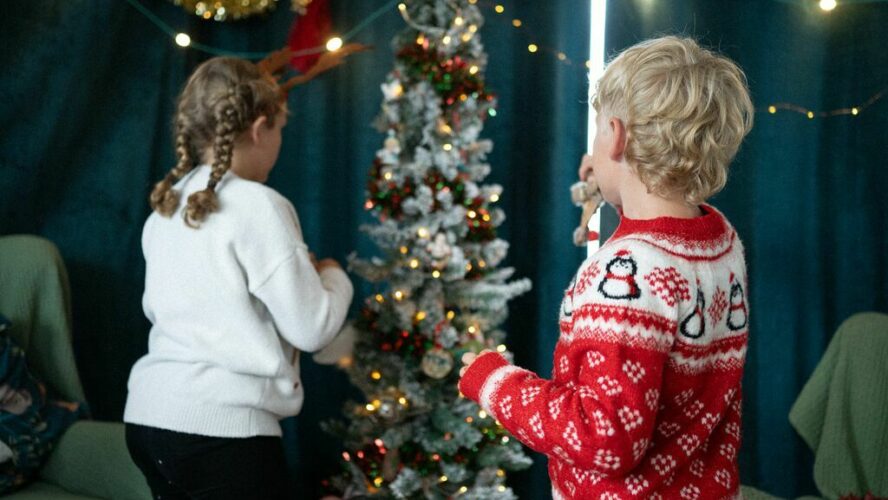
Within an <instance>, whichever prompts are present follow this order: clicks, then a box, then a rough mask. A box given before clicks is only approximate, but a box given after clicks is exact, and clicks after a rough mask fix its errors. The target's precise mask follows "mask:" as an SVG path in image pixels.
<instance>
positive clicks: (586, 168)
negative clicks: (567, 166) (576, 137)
mask: <svg viewBox="0 0 888 500" xmlns="http://www.w3.org/2000/svg"><path fill="white" fill-rule="evenodd" d="M577 175H578V176H579V177H580V180H581V181H583V182H586V181H587V180H588V177H589V176H590V175H592V155H583V158H582V159H581V160H580V168H579V170H577Z"/></svg>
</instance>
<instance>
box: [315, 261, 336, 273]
mask: <svg viewBox="0 0 888 500" xmlns="http://www.w3.org/2000/svg"><path fill="white" fill-rule="evenodd" d="M328 267H335V268H337V269H342V266H340V265H339V262H336V261H335V260H333V259H322V260H320V261H319V262H318V263H317V264H315V270H317V272H318V273H320V272H321V271H323V270H324V269H327V268H328Z"/></svg>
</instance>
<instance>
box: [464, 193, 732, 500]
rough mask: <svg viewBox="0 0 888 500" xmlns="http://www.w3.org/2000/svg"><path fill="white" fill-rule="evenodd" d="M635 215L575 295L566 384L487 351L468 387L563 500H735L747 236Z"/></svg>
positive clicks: (560, 362) (566, 333)
mask: <svg viewBox="0 0 888 500" xmlns="http://www.w3.org/2000/svg"><path fill="white" fill-rule="evenodd" d="M702 209H703V211H704V215H702V216H700V217H697V218H694V219H675V218H659V219H653V220H644V221H642V220H630V219H627V218H625V217H624V218H623V219H622V220H621V222H620V226H619V227H618V228H617V231H616V232H615V233H614V235H613V236H612V237H611V239H610V240H608V242H607V243H606V244H605V245H604V246H602V248H601V249H600V250H599V251H598V252H596V253H595V255H593V256H592V257H590V258H589V259H587V260H586V261H585V262H584V263H583V264H582V265H581V266H580V269H579V271H578V273H577V275H576V277H575V278H574V280H573V282H572V283H571V285H570V286H569V287H568V289H567V290H566V291H565V296H564V300H563V302H562V307H561V313H560V318H559V325H560V333H561V335H560V338H559V341H558V344H557V345H556V348H555V355H554V363H553V376H552V379H551V380H545V379H542V378H540V377H539V376H537V375H536V374H534V373H532V372H530V371H527V370H523V369H520V368H518V367H516V366H513V365H510V364H509V363H508V362H507V361H506V360H505V359H504V358H503V357H502V356H500V355H499V354H497V353H490V354H485V355H484V356H481V357H480V358H478V359H477V360H476V361H475V363H473V364H472V365H471V367H470V368H469V370H468V371H467V372H466V374H465V376H464V377H463V378H462V379H461V381H460V390H461V391H462V392H463V394H465V395H466V397H468V398H471V399H473V400H475V401H478V402H479V404H480V405H481V406H482V407H483V408H484V409H485V410H486V411H488V413H490V414H491V415H493V416H494V417H495V418H497V420H499V422H500V423H502V425H503V426H505V427H506V429H508V430H509V431H510V432H512V434H514V435H515V436H516V437H517V438H518V439H520V440H521V441H522V442H523V443H524V444H526V445H527V446H529V447H531V448H533V449H534V450H536V451H539V452H541V453H544V454H546V455H547V456H548V457H549V475H550V477H551V479H552V490H553V497H554V498H555V499H560V498H566V499H567V498H569V499H595V500H598V499H614V500H616V499H634V498H649V499H657V498H661V499H667V498H669V499H671V498H675V499H684V500H708V499H721V498H735V497H736V496H737V494H738V492H739V481H738V479H739V476H738V466H737V450H738V449H739V446H740V413H741V403H740V402H741V388H740V382H741V378H742V374H743V363H744V360H745V355H746V344H747V328H746V325H747V324H748V306H747V303H748V302H747V297H746V289H747V286H746V264H745V261H744V257H743V247H742V244H741V243H740V240H739V239H738V237H737V234H736V232H735V231H734V229H733V228H732V227H731V226H730V224H729V223H728V222H727V220H726V219H725V218H724V216H723V215H722V214H720V213H719V212H718V211H716V210H715V209H714V208H712V207H710V206H708V205H704V206H703V207H702Z"/></svg>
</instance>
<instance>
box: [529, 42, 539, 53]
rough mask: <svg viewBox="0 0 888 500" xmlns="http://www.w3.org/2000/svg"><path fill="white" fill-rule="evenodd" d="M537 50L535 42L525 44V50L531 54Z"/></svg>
mask: <svg viewBox="0 0 888 500" xmlns="http://www.w3.org/2000/svg"><path fill="white" fill-rule="evenodd" d="M537 50H539V47H537V45H536V44H535V43H532V44H530V45H528V46H527V51H528V52H530V53H531V54H533V53H534V52H536V51H537Z"/></svg>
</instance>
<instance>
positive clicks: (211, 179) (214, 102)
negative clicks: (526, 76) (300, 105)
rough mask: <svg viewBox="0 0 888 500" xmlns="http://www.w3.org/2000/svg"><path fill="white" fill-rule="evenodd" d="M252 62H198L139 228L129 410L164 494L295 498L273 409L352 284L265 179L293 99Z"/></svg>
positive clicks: (289, 407) (130, 440)
mask: <svg viewBox="0 0 888 500" xmlns="http://www.w3.org/2000/svg"><path fill="white" fill-rule="evenodd" d="M260 68H261V66H260V65H256V64H253V63H250V62H247V61H243V60H239V59H233V58H214V59H210V60H209V61H207V62H205V63H203V64H202V65H201V66H200V67H198V68H197V70H196V71H195V72H194V74H193V75H191V77H190V78H189V80H188V82H187V84H186V86H185V89H184V90H183V91H182V94H181V96H180V98H179V101H178V107H177V111H176V120H175V128H176V155H177V156H178V162H177V164H176V166H175V167H174V168H173V169H172V170H171V171H170V172H169V173H168V174H167V175H166V176H165V177H164V178H163V180H161V181H160V182H158V183H157V185H156V186H155V187H154V190H153V191H152V192H151V196H150V203H151V207H152V208H153V209H154V212H153V213H152V214H151V216H150V217H148V220H147V221H146V223H145V227H144V230H143V234H142V247H143V251H144V254H145V262H146V273H145V294H144V297H143V306H144V309H145V313H146V315H147V317H148V319H149V320H150V321H151V323H152V328H151V333H150V336H149V341H148V344H149V345H148V354H146V355H145V356H144V357H142V358H141V359H140V360H139V361H138V362H137V363H136V364H135V366H134V367H133V369H132V373H131V374H130V379H129V395H128V398H127V404H126V411H125V414H124V421H125V422H126V437H127V444H128V446H129V449H130V453H131V454H132V456H133V459H134V461H135V462H136V464H137V465H138V466H139V468H140V469H141V470H142V472H143V473H144V475H145V477H146V478H147V480H148V484H149V486H150V487H151V490H152V492H153V493H154V495H155V496H156V497H157V498H164V499H166V498H182V499H185V498H212V499H227V498H232V499H235V498H236V499H248V498H261V499H277V498H288V496H287V493H286V491H287V484H288V482H287V479H286V464H285V461H284V452H283V447H282V443H281V438H280V436H281V427H280V425H279V423H278V421H279V420H280V419H282V418H284V417H288V416H292V415H296V414H297V413H298V412H299V410H300V409H301V406H302V399H303V389H302V386H301V383H300V379H299V357H298V355H299V352H300V351H309V352H311V351H317V350H319V349H321V348H322V347H324V346H325V345H327V344H328V343H330V342H331V341H332V340H333V338H334V336H335V335H336V333H337V332H338V331H339V329H340V327H341V326H342V323H343V321H344V319H345V315H346V312H347V310H348V306H349V304H350V302H351V299H352V285H351V282H350V281H349V279H348V277H347V276H346V274H345V272H344V271H343V270H342V268H341V267H339V265H338V264H337V263H336V262H335V261H333V260H330V259H324V260H322V261H320V262H315V260H314V258H313V256H312V254H310V253H309V251H308V248H307V247H306V245H305V243H304V241H303V238H302V232H301V229H300V225H299V220H298V218H297V216H296V211H295V209H294V208H293V205H292V204H291V203H290V202H289V201H287V200H286V199H285V198H284V197H283V196H281V195H280V194H278V193H277V192H276V191H274V190H273V189H271V188H269V187H267V186H265V185H264V182H265V180H266V179H267V177H268V173H269V172H270V171H271V169H272V167H273V165H274V163H275V161H276V160H277V157H278V153H279V151H280V146H281V129H282V128H283V127H284V125H286V123H287V109H286V102H285V98H284V97H283V96H284V94H283V93H282V92H281V86H279V85H278V84H277V82H276V81H275V78H274V77H272V76H271V75H270V74H268V73H267V72H263V71H261V70H260Z"/></svg>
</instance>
